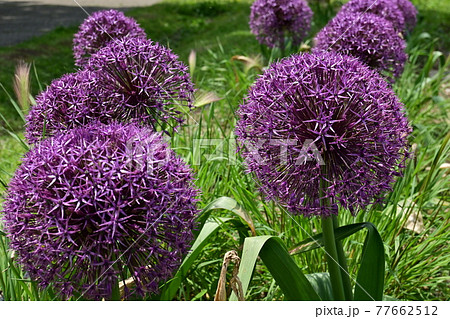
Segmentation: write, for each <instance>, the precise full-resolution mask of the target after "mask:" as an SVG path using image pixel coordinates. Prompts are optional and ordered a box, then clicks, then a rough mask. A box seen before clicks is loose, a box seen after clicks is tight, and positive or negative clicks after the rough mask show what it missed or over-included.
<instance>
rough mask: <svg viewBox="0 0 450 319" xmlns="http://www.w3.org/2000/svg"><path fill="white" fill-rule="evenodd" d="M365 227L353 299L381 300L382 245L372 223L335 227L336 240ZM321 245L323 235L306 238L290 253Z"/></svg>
mask: <svg viewBox="0 0 450 319" xmlns="http://www.w3.org/2000/svg"><path fill="white" fill-rule="evenodd" d="M364 228H365V229H367V231H368V232H367V236H366V239H365V242H364V246H363V253H362V257H361V262H360V267H359V272H358V276H357V279H356V282H357V284H356V286H355V292H354V300H382V298H383V289H384V271H385V265H384V259H385V257H384V246H383V241H382V239H381V236H380V234H379V233H378V231H377V229H376V228H375V226H374V225H373V224H372V223H368V222H365V223H356V224H351V225H345V226H342V227H339V228H336V229H335V235H336V239H337V240H342V239H344V238H347V237H349V236H351V235H353V234H354V233H356V232H357V231H359V230H361V229H364ZM322 246H323V235H322V234H318V235H316V236H313V237H312V238H308V239H306V240H304V241H302V242H301V243H299V244H298V245H296V247H295V248H293V249H291V250H290V252H291V253H292V254H299V253H304V252H306V251H309V250H313V249H316V248H319V247H322Z"/></svg>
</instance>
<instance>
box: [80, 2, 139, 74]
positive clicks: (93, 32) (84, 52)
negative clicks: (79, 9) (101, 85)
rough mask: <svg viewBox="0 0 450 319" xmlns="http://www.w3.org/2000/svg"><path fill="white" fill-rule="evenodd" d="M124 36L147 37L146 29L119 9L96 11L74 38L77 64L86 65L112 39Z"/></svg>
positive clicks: (85, 21) (81, 26)
mask: <svg viewBox="0 0 450 319" xmlns="http://www.w3.org/2000/svg"><path fill="white" fill-rule="evenodd" d="M124 36H131V37H138V38H142V39H145V38H146V37H147V35H146V34H145V31H144V30H143V29H142V28H141V27H140V26H139V24H138V23H137V22H136V20H134V19H133V18H129V17H126V16H125V15H124V14H123V12H120V11H117V10H112V9H111V10H103V11H97V12H94V13H93V14H92V15H91V16H90V17H89V18H87V19H86V20H84V22H83V23H82V24H81V25H80V28H79V31H78V32H77V33H76V34H75V36H74V39H73V54H74V57H75V65H77V66H84V65H85V64H86V62H87V60H88V58H89V57H90V56H91V55H92V54H94V53H95V52H97V51H98V50H99V49H100V48H102V47H104V46H105V45H106V44H107V43H109V42H110V41H114V40H116V39H119V38H122V37H124Z"/></svg>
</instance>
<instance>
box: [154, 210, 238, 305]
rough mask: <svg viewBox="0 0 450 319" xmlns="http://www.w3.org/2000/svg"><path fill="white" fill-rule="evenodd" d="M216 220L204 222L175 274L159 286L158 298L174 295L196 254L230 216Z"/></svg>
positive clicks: (163, 298)
mask: <svg viewBox="0 0 450 319" xmlns="http://www.w3.org/2000/svg"><path fill="white" fill-rule="evenodd" d="M218 220H219V222H217V221H208V222H206V223H205V224H204V225H203V227H202V229H201V231H200V233H199V235H198V236H197V239H196V240H195V242H194V244H193V245H192V248H191V252H190V253H189V254H188V255H187V256H186V257H185V258H184V260H183V263H182V264H181V266H180V268H179V269H178V271H177V273H176V274H175V276H174V277H173V278H172V280H170V281H169V282H167V283H166V285H165V286H163V287H162V288H161V294H160V300H172V299H173V298H174V297H175V294H176V292H177V291H178V288H179V287H180V284H181V281H182V280H183V279H184V278H185V276H186V274H187V272H188V271H189V268H190V267H191V266H192V264H193V263H194V261H195V260H196V259H197V257H198V255H199V254H200V252H201V251H202V249H203V247H205V246H206V244H207V243H208V242H209V238H210V237H211V236H212V235H214V234H215V233H216V232H217V231H218V230H219V228H220V227H221V226H222V224H223V223H226V222H229V221H231V220H232V219H231V218H219V219H218Z"/></svg>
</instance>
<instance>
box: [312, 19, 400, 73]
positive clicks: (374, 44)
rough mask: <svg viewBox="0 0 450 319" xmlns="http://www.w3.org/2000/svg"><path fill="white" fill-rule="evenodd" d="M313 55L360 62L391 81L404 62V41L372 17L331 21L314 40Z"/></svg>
mask: <svg viewBox="0 0 450 319" xmlns="http://www.w3.org/2000/svg"><path fill="white" fill-rule="evenodd" d="M314 42H315V48H314V49H313V51H314V52H317V51H321V50H332V51H335V52H338V53H341V54H347V55H352V56H354V57H357V58H359V59H360V60H361V61H362V62H364V63H365V64H367V65H368V66H370V67H372V68H374V69H376V70H377V71H378V72H380V73H381V74H383V75H385V76H386V77H387V78H388V79H389V80H390V81H393V79H394V78H395V77H399V76H400V75H401V74H402V72H403V67H404V65H405V62H406V60H407V55H406V53H405V47H406V44H405V40H403V39H402V38H401V37H400V35H399V34H398V33H397V32H395V30H394V28H393V27H392V24H391V23H390V22H388V21H387V20H385V19H383V18H381V17H379V16H377V15H374V14H371V13H347V14H339V15H337V16H336V17H334V18H333V19H332V20H331V21H330V22H329V23H328V24H327V25H326V26H325V27H324V28H323V29H322V30H320V32H319V33H318V34H317V36H316V38H315V39H314Z"/></svg>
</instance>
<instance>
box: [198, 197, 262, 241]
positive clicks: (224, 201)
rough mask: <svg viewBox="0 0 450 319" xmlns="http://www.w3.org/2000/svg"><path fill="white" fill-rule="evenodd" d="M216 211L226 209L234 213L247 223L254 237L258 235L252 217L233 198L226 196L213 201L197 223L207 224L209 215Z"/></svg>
mask: <svg viewBox="0 0 450 319" xmlns="http://www.w3.org/2000/svg"><path fill="white" fill-rule="evenodd" d="M214 209H225V210H228V211H230V212H232V213H234V214H235V215H236V216H238V217H240V218H242V219H243V220H244V221H245V222H246V223H247V225H248V227H249V228H250V231H251V232H252V234H253V235H255V234H256V232H255V226H254V224H253V220H252V219H251V217H250V215H249V214H248V213H247V212H246V211H245V210H244V209H242V208H241V207H240V206H239V204H238V203H237V202H236V201H235V200H234V199H233V198H230V197H226V196H223V197H219V198H217V199H215V200H213V201H212V202H211V203H209V204H208V205H207V206H206V207H205V208H204V209H203V211H202V212H201V213H200V216H199V217H198V218H197V221H198V222H199V223H200V225H203V223H205V222H206V220H207V219H208V217H209V215H210V214H211V211H212V210H214ZM200 227H201V226H200Z"/></svg>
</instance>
